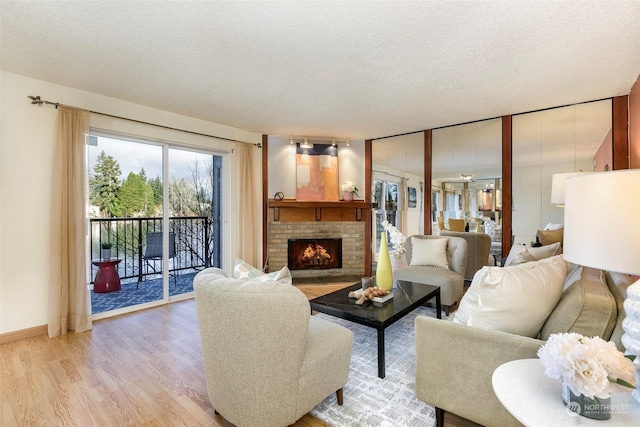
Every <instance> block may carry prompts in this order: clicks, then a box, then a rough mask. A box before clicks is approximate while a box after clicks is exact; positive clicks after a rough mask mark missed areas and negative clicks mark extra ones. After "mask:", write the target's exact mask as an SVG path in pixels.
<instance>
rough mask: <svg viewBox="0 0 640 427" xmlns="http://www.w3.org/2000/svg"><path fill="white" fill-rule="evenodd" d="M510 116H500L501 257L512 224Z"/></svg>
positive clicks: (507, 244) (508, 245)
mask: <svg viewBox="0 0 640 427" xmlns="http://www.w3.org/2000/svg"><path fill="white" fill-rule="evenodd" d="M512 139H513V125H512V116H510V115H509V116H502V257H503V258H504V257H506V256H507V254H508V253H509V250H510V249H511V240H512V238H511V234H512V229H511V224H512V222H511V221H512V217H513V212H512V209H513V208H512V202H511V200H512V198H513V176H512V161H513V154H512Z"/></svg>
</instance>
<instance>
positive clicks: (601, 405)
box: [562, 383, 611, 420]
mask: <svg viewBox="0 0 640 427" xmlns="http://www.w3.org/2000/svg"><path fill="white" fill-rule="evenodd" d="M562 402H564V406H566V407H567V410H570V411H571V412H575V413H576V414H579V415H582V416H583V417H587V418H593V419H594V420H608V419H609V418H611V397H607V398H606V399H602V398H598V397H594V398H591V397H587V396H585V395H584V394H580V395H575V394H573V391H571V388H570V387H569V386H568V385H567V384H565V383H562Z"/></svg>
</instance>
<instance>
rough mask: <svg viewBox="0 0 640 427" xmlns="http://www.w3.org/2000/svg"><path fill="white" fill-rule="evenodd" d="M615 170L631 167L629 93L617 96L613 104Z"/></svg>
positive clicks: (612, 127)
mask: <svg viewBox="0 0 640 427" xmlns="http://www.w3.org/2000/svg"><path fill="white" fill-rule="evenodd" d="M611 139H612V140H613V143H612V146H613V147H612V150H613V153H612V157H613V166H612V169H613V170H619V169H629V95H623V96H615V97H613V99H612V105H611Z"/></svg>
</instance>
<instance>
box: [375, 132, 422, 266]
mask: <svg viewBox="0 0 640 427" xmlns="http://www.w3.org/2000/svg"><path fill="white" fill-rule="evenodd" d="M371 145H372V149H371V182H372V189H371V202H372V209H373V212H372V216H373V218H372V219H373V220H372V230H371V232H372V237H373V238H372V239H371V241H372V248H371V249H372V255H373V259H374V260H375V259H377V257H376V253H377V248H378V247H379V245H380V232H381V231H383V230H384V228H383V227H382V225H381V224H382V222H383V221H388V222H389V223H391V224H393V225H394V226H396V227H397V228H398V229H399V230H400V231H401V232H402V233H403V234H404V235H405V236H411V235H414V234H424V133H423V132H417V133H412V134H408V135H402V136H396V137H392V138H384V139H376V140H373V141H372V143H371ZM391 250H393V247H392V248H391Z"/></svg>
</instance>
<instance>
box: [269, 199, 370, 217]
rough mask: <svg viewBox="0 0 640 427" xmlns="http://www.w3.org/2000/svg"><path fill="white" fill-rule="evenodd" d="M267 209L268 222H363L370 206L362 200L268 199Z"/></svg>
mask: <svg viewBox="0 0 640 427" xmlns="http://www.w3.org/2000/svg"><path fill="white" fill-rule="evenodd" d="M268 208H269V220H270V221H285V222H304V221H364V220H365V219H366V217H367V213H368V212H369V211H370V210H371V205H370V204H369V203H366V202H365V201H364V200H354V201H352V202H345V201H337V202H324V201H314V202H301V201H298V200H295V199H284V200H275V199H269V206H268Z"/></svg>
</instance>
